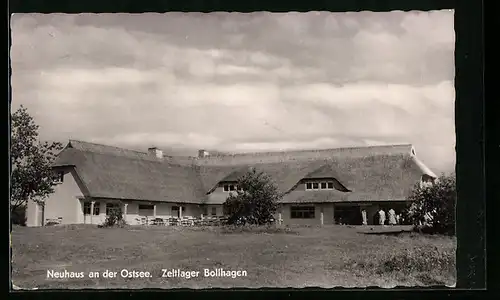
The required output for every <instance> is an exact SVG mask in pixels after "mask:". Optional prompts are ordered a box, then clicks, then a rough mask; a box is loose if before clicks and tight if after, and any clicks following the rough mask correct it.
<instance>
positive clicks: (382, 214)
mask: <svg viewBox="0 0 500 300" xmlns="http://www.w3.org/2000/svg"><path fill="white" fill-rule="evenodd" d="M378 222H379V224H380V225H384V224H385V211H384V210H383V209H382V208H381V209H380V210H379V211H378Z"/></svg>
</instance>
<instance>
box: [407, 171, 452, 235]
mask: <svg viewBox="0 0 500 300" xmlns="http://www.w3.org/2000/svg"><path fill="white" fill-rule="evenodd" d="M456 191H457V189H456V177H455V174H450V175H444V174H443V175H441V176H440V177H439V178H438V179H437V180H436V181H435V182H434V183H433V184H432V185H419V184H418V185H416V186H415V187H414V188H413V190H412V192H411V194H410V196H409V198H408V200H410V201H411V204H410V205H409V206H408V208H407V217H408V219H409V220H410V221H411V223H412V224H413V225H415V226H416V227H417V228H420V229H422V230H424V231H426V232H431V233H441V234H449V235H454V234H455V203H456V200H457V193H456Z"/></svg>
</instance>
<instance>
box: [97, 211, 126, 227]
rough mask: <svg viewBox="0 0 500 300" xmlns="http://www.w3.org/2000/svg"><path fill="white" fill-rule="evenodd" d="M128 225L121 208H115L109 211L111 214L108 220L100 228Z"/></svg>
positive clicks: (107, 217)
mask: <svg viewBox="0 0 500 300" xmlns="http://www.w3.org/2000/svg"><path fill="white" fill-rule="evenodd" d="M126 224H127V223H126V222H125V220H124V219H123V212H122V209H121V207H120V206H118V207H115V208H113V209H112V210H110V211H109V214H108V215H107V216H106V220H105V221H104V223H103V224H102V226H100V227H114V226H118V227H123V226H125V225H126Z"/></svg>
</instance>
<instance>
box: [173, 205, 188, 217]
mask: <svg viewBox="0 0 500 300" xmlns="http://www.w3.org/2000/svg"><path fill="white" fill-rule="evenodd" d="M179 208H180V207H179V206H172V216H174V217H178V218H179V217H180V216H181V211H180V210H179ZM185 212H186V207H184V206H183V207H182V214H184V213H185Z"/></svg>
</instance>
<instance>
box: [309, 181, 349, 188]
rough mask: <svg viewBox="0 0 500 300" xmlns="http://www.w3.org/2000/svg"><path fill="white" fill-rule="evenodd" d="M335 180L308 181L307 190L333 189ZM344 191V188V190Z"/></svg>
mask: <svg viewBox="0 0 500 300" xmlns="http://www.w3.org/2000/svg"><path fill="white" fill-rule="evenodd" d="M334 188H335V187H334V184H333V181H331V180H328V181H321V182H306V190H319V189H321V190H333V189H334ZM342 191H343V190H342Z"/></svg>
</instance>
